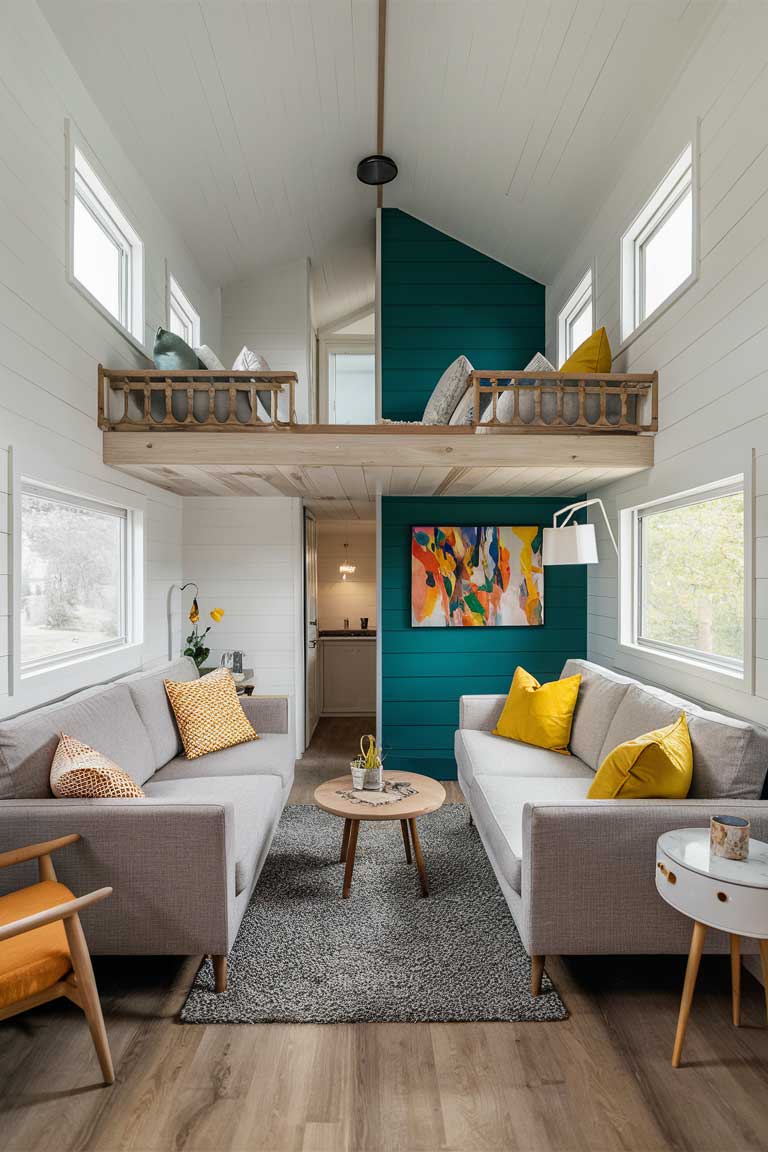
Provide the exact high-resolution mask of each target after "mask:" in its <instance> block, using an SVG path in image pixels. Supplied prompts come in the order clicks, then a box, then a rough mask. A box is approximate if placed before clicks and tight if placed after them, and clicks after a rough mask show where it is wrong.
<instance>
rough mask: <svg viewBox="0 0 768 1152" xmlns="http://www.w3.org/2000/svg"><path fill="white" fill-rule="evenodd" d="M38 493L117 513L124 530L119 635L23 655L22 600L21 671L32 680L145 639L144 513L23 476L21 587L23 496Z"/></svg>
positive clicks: (21, 677) (20, 500)
mask: <svg viewBox="0 0 768 1152" xmlns="http://www.w3.org/2000/svg"><path fill="white" fill-rule="evenodd" d="M27 495H30V496H38V497H40V498H41V499H46V500H52V501H58V502H59V503H62V504H70V505H73V506H75V507H78V508H89V509H91V510H93V511H96V512H99V513H100V514H102V515H110V516H114V517H115V518H116V519H118V520H120V521H121V523H122V531H121V538H120V589H119V596H120V635H119V636H117V637H115V638H114V639H113V640H108V641H104V642H103V643H100V644H90V645H88V646H87V647H83V648H78V650H77V652H76V653H72V652H67V653H58V654H56V655H54V656H49V657H44V658H43V659H40V660H28V661H25V660H24V658H23V651H22V640H21V624H20V619H21V618H20V604H19V606H18V610H19V629H18V643H17V651H18V675H19V680H20V681H21V682H23V681H25V680H29V679H30V678H32V677H36V676H39V675H40V674H41V673H48V672H56V671H60V670H61V669H64V668H67V667H70V666H71V665H73V664H82V663H84V662H85V661H88V660H93V659H95V658H97V657H100V656H104V655H108V654H110V653H116V652H124V651H127V650H129V649H130V648H131V647H132V646H134V645H136V644H140V643H141V642H142V628H143V622H142V615H143V605H142V597H141V594H140V585H141V582H142V580H143V573H142V572H141V570H140V569H141V566H142V563H143V561H142V551H143V550H142V547H141V539H142V536H143V526H142V520H141V514H140V513H138V512H137V511H136V510H135V509H133V508H129V507H127V506H125V505H122V504H115V503H113V502H111V501H108V500H102V499H96V498H93V497H90V496H84V495H81V494H80V493H76V492H71V491H69V490H68V489H66V488H62V487H59V486H57V485H53V484H49V483H45V482H42V481H39V480H35V479H31V478H29V477H27V476H21V477H20V480H19V485H18V518H19V519H18V523H19V530H18V537H19V548H18V553H19V556H18V566H19V567H18V579H19V588H20V587H21V577H22V568H21V538H22V532H23V525H22V519H23V500H24V497H25V496H27Z"/></svg>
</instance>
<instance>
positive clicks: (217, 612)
mask: <svg viewBox="0 0 768 1152" xmlns="http://www.w3.org/2000/svg"><path fill="white" fill-rule="evenodd" d="M223 615H224V609H223V608H212V609H211V620H215V622H216V623H217V624H218V622H219V620H221V618H222V616H223Z"/></svg>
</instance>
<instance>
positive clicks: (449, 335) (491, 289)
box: [381, 208, 544, 420]
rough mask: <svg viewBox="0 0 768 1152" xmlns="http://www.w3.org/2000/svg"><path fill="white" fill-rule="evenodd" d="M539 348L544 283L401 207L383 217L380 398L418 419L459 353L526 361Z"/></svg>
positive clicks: (389, 414) (483, 364)
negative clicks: (492, 258) (476, 249)
mask: <svg viewBox="0 0 768 1152" xmlns="http://www.w3.org/2000/svg"><path fill="white" fill-rule="evenodd" d="M543 351H544V285H543V284H539V283H538V282H537V281H536V280H531V279H529V277H527V276H523V275H522V274H521V273H520V272H515V270H514V269H513V268H509V267H507V265H506V264H500V263H499V262H498V261H497V260H491V259H490V257H488V256H483V255H482V253H480V252H476V251H475V249H474V248H470V247H468V246H467V245H466V244H461V243H459V241H458V240H453V239H452V238H451V237H450V236H446V235H445V233H444V232H438V230H437V229H436V228H430V226H429V225H428V224H424V223H422V221H421V220H417V219H416V218H415V217H413V216H408V215H407V213H405V212H401V211H400V210H399V209H398V208H384V209H383V211H382V221H381V373H382V375H381V400H382V416H384V417H386V418H387V419H389V420H419V419H420V418H421V416H422V414H423V412H424V406H425V405H426V403H427V400H428V399H429V397H430V395H431V393H432V389H433V388H434V386H435V384H436V383H437V381H438V380H439V379H440V376H441V375H442V373H443V372H444V371H445V369H446V368H447V367H448V365H449V364H450V363H451V361H452V360H455V359H456V357H457V356H460V355H461V354H462V353H463V354H464V355H465V356H467V357H468V358H469V360H470V361H471V363H472V366H473V367H474V368H488V369H491V368H508V369H514V368H517V369H520V368H524V367H525V366H526V364H527V363H528V361H529V360H530V359H531V357H532V356H533V355H534V354H535V353H536V352H543Z"/></svg>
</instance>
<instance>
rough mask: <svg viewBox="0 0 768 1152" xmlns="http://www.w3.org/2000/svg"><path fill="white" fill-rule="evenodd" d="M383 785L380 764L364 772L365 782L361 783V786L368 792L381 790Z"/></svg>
mask: <svg viewBox="0 0 768 1152" xmlns="http://www.w3.org/2000/svg"><path fill="white" fill-rule="evenodd" d="M383 787H384V775H383V771H382V767H381V764H379V766H378V768H373V769H371V770H370V771H369V772H366V773H365V782H364V784H363V788H365V789H367V790H368V791H369V792H381V790H382V788H383Z"/></svg>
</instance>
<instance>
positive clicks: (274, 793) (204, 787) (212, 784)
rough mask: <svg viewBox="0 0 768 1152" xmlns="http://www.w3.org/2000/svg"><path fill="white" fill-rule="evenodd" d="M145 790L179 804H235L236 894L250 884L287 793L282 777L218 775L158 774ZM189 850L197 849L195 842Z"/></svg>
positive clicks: (153, 797) (150, 794) (154, 796)
mask: <svg viewBox="0 0 768 1152" xmlns="http://www.w3.org/2000/svg"><path fill="white" fill-rule="evenodd" d="M145 792H146V794H147V796H150V797H151V798H152V799H154V800H174V801H176V802H177V803H179V804H231V805H232V808H233V811H234V817H235V862H234V863H235V895H236V896H239V894H240V893H241V892H244V891H245V890H246V888H249V887H250V884H251V881H252V880H253V877H254V875H255V872H256V868H257V866H258V863H259V860H260V859H261V857H262V855H263V850H264V847H265V845H266V842H267V841H268V839H269V838H270V837H271V835H272V833H273V832H274V830H275V827H276V826H277V822H278V820H279V819H280V813H281V811H282V806H283V792H282V787H281V782H280V778H279V776H266V775H265V776H251V777H250V778H248V779H243V777H242V776H217V777H216V779H215V780H205V779H195V780H159V779H158V778H157V776H154V777H153V778H152V779H151V780H150V781H149V783H148V784H147V786H146V788H145ZM189 850H190V852H194V850H195V846H194V844H190V845H189ZM158 882H159V883H161V882H162V878H159V879H158Z"/></svg>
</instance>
